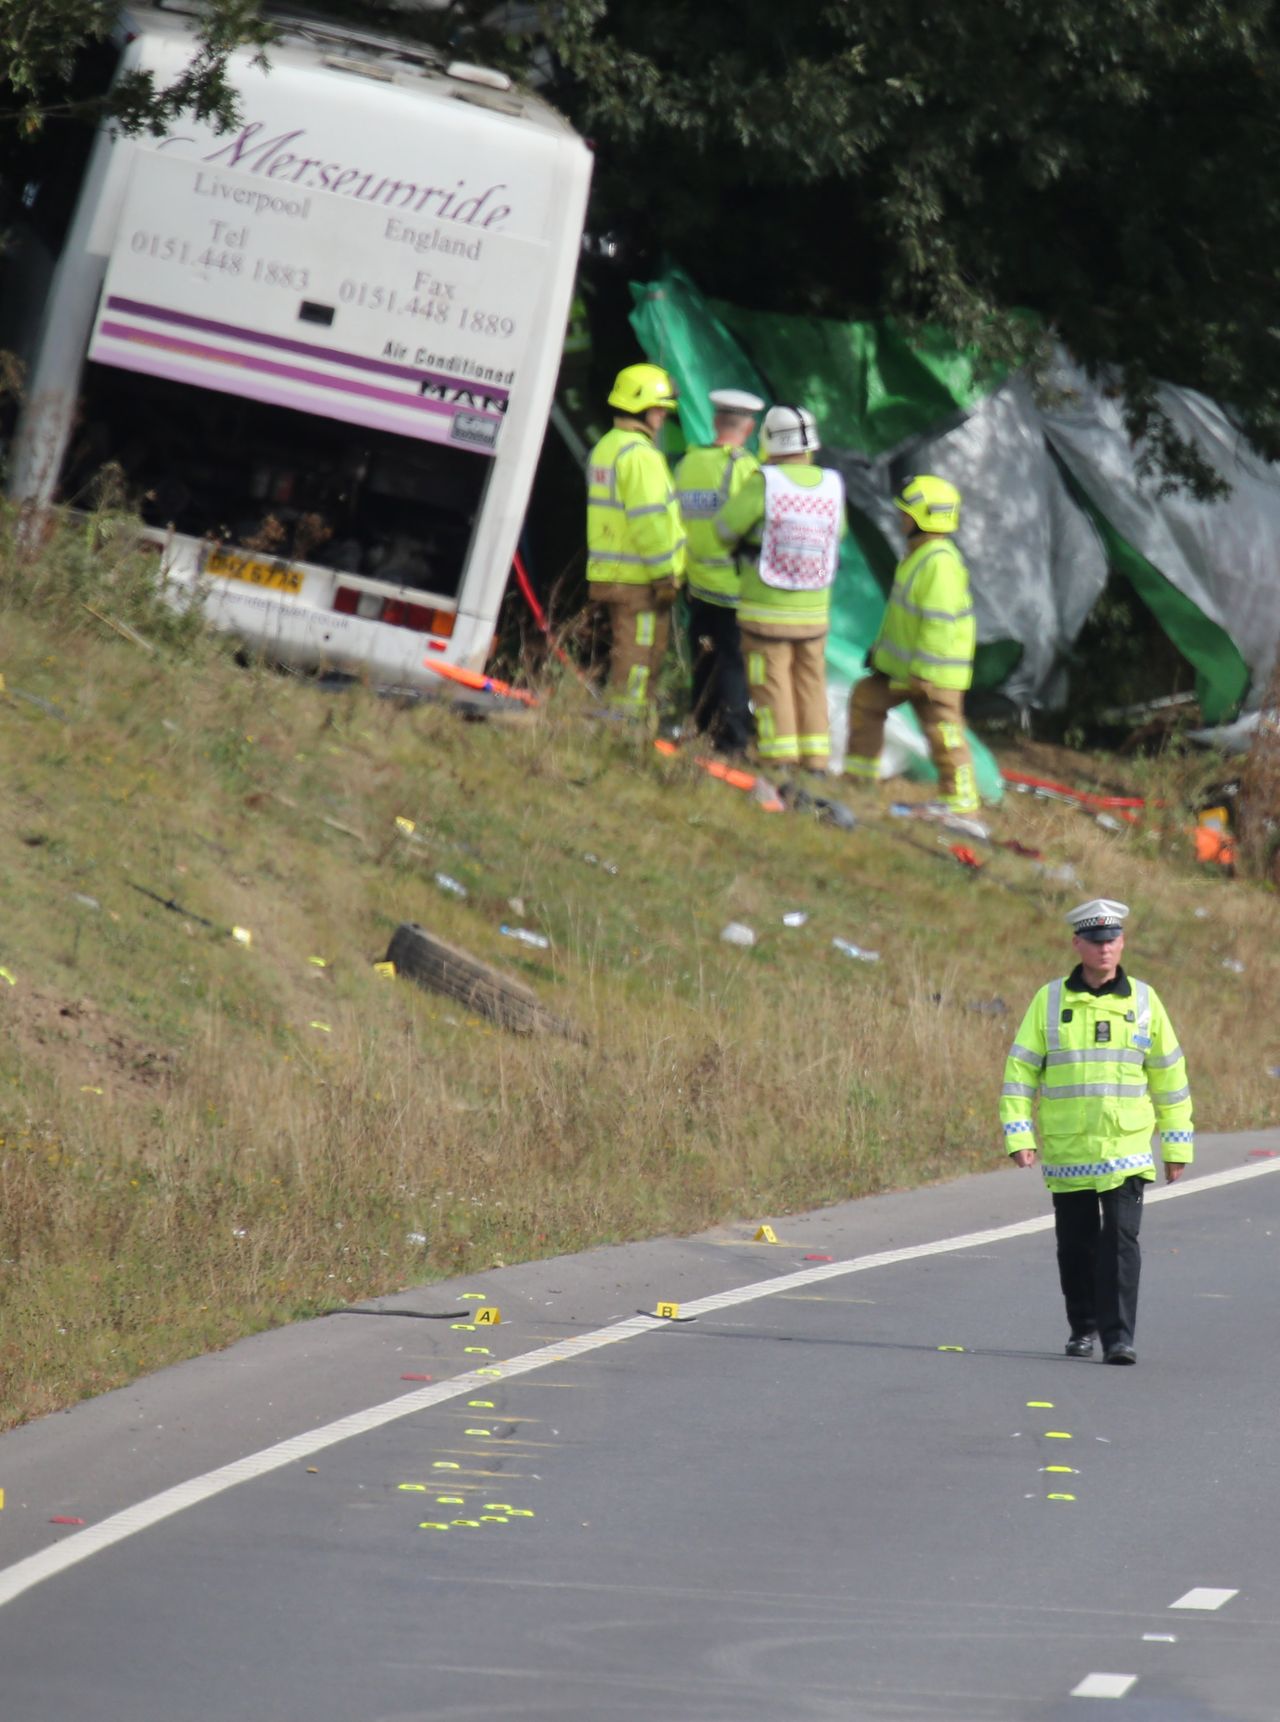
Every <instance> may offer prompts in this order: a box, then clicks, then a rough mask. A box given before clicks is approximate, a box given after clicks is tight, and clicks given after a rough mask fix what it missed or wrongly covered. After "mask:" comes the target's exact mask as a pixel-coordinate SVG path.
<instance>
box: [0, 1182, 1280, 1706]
mask: <svg viewBox="0 0 1280 1722" xmlns="http://www.w3.org/2000/svg"><path fill="white" fill-rule="evenodd" d="M1268 1172H1280V1160H1269V1161H1266V1162H1265V1163H1263V1164H1261V1165H1257V1166H1242V1167H1239V1168H1236V1169H1234V1170H1232V1171H1229V1172H1211V1173H1209V1174H1208V1176H1206V1177H1204V1178H1196V1179H1193V1180H1192V1181H1191V1183H1190V1184H1189V1185H1186V1184H1183V1183H1181V1182H1180V1183H1177V1184H1170V1185H1168V1186H1166V1188H1164V1189H1163V1190H1158V1191H1156V1192H1155V1194H1154V1195H1153V1196H1152V1197H1151V1198H1150V1199H1151V1200H1153V1201H1154V1200H1157V1199H1159V1197H1161V1196H1166V1197H1167V1196H1186V1195H1191V1194H1192V1193H1194V1192H1195V1191H1197V1190H1215V1189H1220V1188H1221V1187H1222V1186H1223V1185H1224V1184H1236V1183H1239V1182H1240V1181H1241V1180H1242V1179H1246V1178H1258V1177H1262V1176H1264V1175H1265V1174H1266V1173H1268ZM1052 1225H1053V1215H1052V1213H1049V1214H1041V1215H1037V1216H1036V1218H1035V1219H1032V1220H1015V1221H1013V1222H1012V1223H1011V1224H1009V1225H1006V1226H993V1227H991V1228H990V1229H989V1230H988V1231H984V1232H965V1233H962V1234H961V1235H960V1236H958V1237H954V1238H939V1239H938V1240H937V1241H936V1242H935V1243H931V1244H909V1245H907V1246H906V1247H905V1248H903V1249H899V1250H881V1251H879V1252H878V1253H877V1254H875V1255H870V1256H853V1257H851V1258H850V1259H849V1260H848V1261H844V1262H824V1263H820V1264H819V1265H817V1266H815V1267H811V1268H799V1269H797V1270H796V1272H794V1273H790V1274H780V1275H779V1276H778V1278H776V1279H771V1280H758V1281H756V1282H754V1283H753V1284H751V1285H745V1286H739V1287H738V1288H737V1289H736V1290H734V1291H727V1292H717V1293H716V1294H715V1295H714V1296H712V1297H705V1298H699V1299H697V1300H694V1301H689V1302H684V1303H682V1304H681V1312H682V1314H683V1315H685V1316H692V1315H710V1314H711V1313H712V1312H713V1311H715V1310H721V1309H731V1308H732V1307H733V1305H734V1304H739V1303H753V1302H755V1301H757V1300H758V1299H760V1298H766V1297H775V1296H777V1294H778V1293H779V1292H785V1291H794V1290H796V1288H797V1287H799V1286H807V1285H814V1284H815V1283H817V1282H818V1281H821V1280H830V1279H838V1278H840V1277H841V1276H843V1275H844V1274H859V1273H867V1272H869V1271H870V1270H871V1269H872V1268H883V1267H892V1266H894V1265H895V1264H896V1263H899V1262H914V1261H920V1260H922V1259H923V1258H924V1257H926V1256H941V1255H947V1254H950V1253H951V1252H953V1251H955V1250H972V1249H977V1248H979V1247H980V1246H981V1245H983V1244H994V1243H1001V1242H1003V1241H1004V1240H1006V1239H1008V1238H1026V1237H1030V1236H1032V1235H1033V1234H1034V1233H1036V1232H1046V1231H1048V1230H1049V1229H1050V1227H1052ZM668 1325H669V1324H668V1323H667V1322H665V1321H657V1320H655V1319H654V1318H653V1317H652V1316H649V1315H638V1316H630V1317H628V1318H627V1319H625V1320H623V1321H617V1322H614V1323H612V1324H611V1325H610V1326H609V1327H602V1328H597V1329H596V1330H595V1331H594V1332H593V1333H584V1334H580V1335H578V1336H577V1337H576V1338H573V1339H559V1340H556V1341H554V1342H553V1343H552V1344H551V1345H546V1346H542V1347H541V1348H540V1349H539V1350H537V1351H528V1352H525V1353H524V1355H523V1356H521V1357H512V1358H508V1359H505V1360H503V1359H501V1358H494V1359H493V1360H492V1362H491V1363H489V1364H488V1365H486V1366H485V1369H484V1371H483V1372H482V1371H480V1370H468V1372H467V1373H466V1374H465V1375H456V1376H454V1377H453V1378H452V1379H451V1380H449V1381H442V1382H438V1383H435V1384H433V1385H432V1386H430V1387H421V1388H419V1389H418V1391H417V1392H416V1393H405V1394H402V1395H401V1396H400V1397H399V1398H398V1399H389V1400H385V1401H384V1402H383V1403H382V1404H381V1405H371V1406H368V1407H367V1408H366V1409H365V1410H364V1411H353V1412H352V1413H351V1414H350V1415H349V1416H347V1417H340V1418H338V1420H337V1421H336V1422H334V1423H326V1424H324V1425H322V1427H320V1428H319V1429H309V1430H307V1431H305V1432H304V1433H303V1434H301V1435H293V1436H291V1437H290V1438H289V1439H288V1440H287V1441H278V1442H277V1443H276V1444H275V1446H274V1447H264V1448H263V1449H262V1451H261V1452H258V1453H250V1454H248V1455H247V1456H246V1457H245V1458H243V1459H236V1460H233V1461H232V1463H231V1464H229V1465H220V1466H219V1467H218V1469H217V1470H216V1471H206V1472H205V1473H204V1475H203V1476H200V1477H192V1478H190V1479H189V1480H188V1481H187V1482H185V1483H177V1484H175V1485H174V1487H173V1488H171V1489H165V1490H163V1491H162V1492H161V1493H160V1494H158V1495H152V1496H151V1497H150V1498H149V1499H147V1500H145V1501H139V1502H137V1504H136V1505H135V1506H132V1507H126V1508H125V1509H124V1511H123V1512H119V1513H113V1514H112V1515H111V1517H110V1518H107V1519H103V1520H102V1522H101V1523H100V1524H97V1525H90V1526H88V1528H87V1529H85V1530H83V1531H77V1532H76V1533H75V1535H74V1536H70V1537H66V1538H64V1539H63V1541H61V1542H58V1543H54V1544H52V1545H51V1546H50V1547H49V1548H47V1549H41V1550H40V1551H39V1553H38V1554H34V1555H28V1556H27V1557H26V1559H25V1560H20V1561H15V1562H14V1564H13V1565H12V1566H10V1567H4V1568H0V1608H2V1607H3V1606H4V1604H5V1603H8V1602H12V1601H13V1600H14V1599H15V1597H19V1596H21V1595H22V1594H23V1593H24V1592H25V1591H29V1590H30V1589H31V1588H32V1587H33V1586H34V1585H38V1584H41V1583H42V1582H43V1581H44V1580H45V1579H49V1578H54V1577H56V1576H57V1574H59V1573H62V1572H66V1571H67V1569H68V1568H70V1567H73V1566H77V1565H78V1564H79V1563H80V1562H81V1561H85V1560H88V1559H89V1557H90V1556H91V1555H96V1554H99V1553H101V1551H102V1550H103V1549H109V1548H111V1547H112V1546H113V1545H114V1544H115V1543H119V1542H123V1541H124V1540H125V1538H126V1537H132V1536H136V1535H137V1534H138V1532H139V1531H146V1530H150V1528H151V1527H152V1525H158V1524H160V1523H161V1522H162V1521H163V1520H165V1519H169V1518H172V1517H173V1515H174V1514H175V1513H181V1512H184V1511H185V1510H186V1509H187V1508H188V1507H195V1506H198V1505H199V1504H200V1502H202V1501H207V1500H209V1499H211V1498H212V1497H213V1496H214V1495H220V1494H222V1493H223V1491H224V1490H226V1489H233V1488H235V1487H236V1485H237V1484H239V1483H249V1482H252V1481H253V1480H254V1479H255V1478H257V1477H265V1476H266V1475H268V1473H270V1472H272V1471H278V1470H280V1469H281V1468H282V1467H283V1466H285V1465H292V1464H296V1463H297V1462H298V1460H300V1459H309V1458H311V1456H312V1455H313V1454H315V1453H321V1452H323V1451H324V1450H325V1449H326V1448H328V1447H335V1446H337V1445H338V1443H339V1442H341V1441H350V1440H352V1439H353V1438H354V1437H355V1436H357V1435H367V1434H369V1433H370V1432H371V1431H372V1430H374V1429H381V1428H383V1427H384V1426H385V1425H386V1424H388V1423H396V1422H398V1421H399V1420H400V1419H401V1418H402V1417H412V1416H413V1415H414V1413H415V1412H418V1411H425V1410H428V1409H429V1408H430V1407H431V1406H433V1405H443V1404H444V1403H445V1402H446V1401H448V1400H450V1399H460V1398H461V1397H462V1396H463V1395H464V1394H467V1393H475V1392H478V1391H479V1390H480V1389H482V1388H485V1387H488V1386H489V1385H490V1384H491V1383H492V1382H493V1380H494V1378H495V1376H496V1377H498V1378H500V1379H502V1380H504V1381H508V1380H510V1379H511V1378H512V1377H513V1376H518V1375H527V1374H529V1373H530V1372H531V1371H533V1370H535V1369H544V1368H546V1366H547V1365H548V1364H551V1363H565V1362H568V1361H570V1360H571V1359H573V1358H575V1357H579V1356H583V1355H585V1354H586V1353H587V1352H589V1351H596V1350H598V1349H599V1348H600V1347H601V1346H603V1345H616V1344H618V1343H619V1342H620V1341H622V1340H626V1339H639V1338H641V1337H642V1336H643V1335H645V1334H651V1333H654V1332H656V1331H657V1330H658V1329H659V1328H664V1327H667V1326H668ZM1175 1606H1176V1605H1175ZM1092 1678H1094V1677H1093V1676H1092V1675H1091V1676H1090V1679H1092ZM1109 1678H1113V1677H1109ZM1121 1678H1125V1679H1128V1678H1129V1676H1127V1675H1126V1676H1123V1677H1121ZM1134 1678H1136V1676H1134Z"/></svg>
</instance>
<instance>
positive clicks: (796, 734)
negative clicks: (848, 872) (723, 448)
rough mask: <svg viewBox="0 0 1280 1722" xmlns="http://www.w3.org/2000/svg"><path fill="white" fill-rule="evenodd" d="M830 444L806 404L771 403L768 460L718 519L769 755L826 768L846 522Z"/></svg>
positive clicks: (763, 435)
mask: <svg viewBox="0 0 1280 1722" xmlns="http://www.w3.org/2000/svg"><path fill="white" fill-rule="evenodd" d="M821 446H822V444H821V441H820V439H819V436H818V424H817V420H816V419H815V418H814V416H813V414H812V413H811V412H810V411H809V409H808V408H807V407H800V406H775V407H770V408H769V411H768V412H767V413H766V414H765V416H764V423H763V424H762V425H761V427H760V453H761V455H762V456H763V457H764V465H763V467H761V469H760V470H759V472H755V473H753V474H752V475H751V476H750V478H748V479H747V481H746V483H745V484H744V485H743V486H742V488H741V490H739V491H738V493H737V495H736V496H732V497H730V499H729V501H728V502H726V503H725V505H724V507H723V508H721V509H720V511H719V513H718V514H717V515H716V517H715V529H716V532H717V534H718V535H719V538H720V542H721V543H722V544H725V545H727V546H729V547H730V549H732V550H733V551H734V553H735V555H736V558H737V564H738V570H739V573H740V576H741V585H740V587H739V592H738V628H739V630H740V632H741V636H742V653H743V657H744V658H745V659H746V665H747V681H748V683H749V685H750V688H751V703H752V705H753V706H754V708H755V716H756V752H757V753H758V754H759V756H760V758H761V759H762V760H767V761H774V762H776V763H781V764H786V763H789V762H796V763H799V764H801V765H804V766H807V767H809V769H810V770H813V771H825V770H826V766H827V756H828V754H829V753H830V749H831V742H830V736H829V734H828V720H827V677H826V661H825V657H826V642H827V627H828V622H829V619H830V614H831V586H832V582H833V581H834V580H835V576H836V567H837V565H838V563H839V560H840V540H841V538H842V537H843V536H844V534H845V532H846V531H847V530H848V528H847V525H846V522H845V497H844V483H843V481H842V479H841V477H840V474H839V473H838V472H834V471H832V470H831V469H830V468H829V467H823V466H816V465H815V464H814V459H813V457H814V455H815V454H816V453H817V451H818V450H819V449H820V448H821Z"/></svg>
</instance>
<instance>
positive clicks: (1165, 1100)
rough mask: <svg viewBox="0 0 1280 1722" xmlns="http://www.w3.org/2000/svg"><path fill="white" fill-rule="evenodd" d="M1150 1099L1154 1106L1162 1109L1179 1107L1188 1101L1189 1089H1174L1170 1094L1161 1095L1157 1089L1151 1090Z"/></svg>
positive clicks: (1189, 1096)
mask: <svg viewBox="0 0 1280 1722" xmlns="http://www.w3.org/2000/svg"><path fill="white" fill-rule="evenodd" d="M1151 1098H1152V1100H1154V1101H1155V1103H1156V1105H1157V1106H1159V1107H1160V1108H1161V1109H1163V1108H1164V1107H1166V1106H1179V1105H1181V1103H1182V1102H1183V1101H1184V1100H1190V1098H1191V1090H1190V1089H1189V1088H1185V1087H1184V1088H1175V1089H1174V1090H1173V1092H1172V1093H1171V1094H1162V1093H1161V1092H1160V1091H1159V1089H1152V1091H1151Z"/></svg>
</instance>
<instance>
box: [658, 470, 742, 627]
mask: <svg viewBox="0 0 1280 1722" xmlns="http://www.w3.org/2000/svg"><path fill="white" fill-rule="evenodd" d="M759 470H760V462H759V461H758V460H757V459H756V457H755V455H753V454H752V453H751V451H750V449H745V448H724V447H722V446H721V445H720V444H718V443H713V444H711V446H710V447H708V448H691V449H690V450H689V452H688V453H687V454H686V455H685V456H684V457H683V459H682V460H681V461H680V463H679V465H678V466H677V467H676V470H675V487H676V497H677V499H678V501H679V503H680V513H681V515H682V517H683V519H684V529H685V532H686V533H687V534H688V538H689V549H688V561H687V563H686V565H685V579H686V581H687V583H688V588H689V596H690V597H691V598H700V599H701V600H702V601H703V603H704V604H719V605H720V606H721V607H722V608H723V609H728V610H732V609H736V608H737V603H738V587H739V579H738V569H737V566H736V564H735V562H734V559H733V557H732V556H731V555H730V554H729V551H728V549H727V547H726V546H725V545H724V544H723V543H721V541H720V535H719V533H718V532H717V531H716V529H715V524H714V523H715V517H716V515H717V514H718V513H719V512H720V510H721V509H722V508H723V507H724V505H725V503H726V502H728V500H729V498H730V497H731V496H736V495H737V494H738V492H739V491H740V490H741V489H742V487H743V485H744V484H745V483H746V482H747V480H748V479H749V478H750V477H751V475H752V473H753V472H759Z"/></svg>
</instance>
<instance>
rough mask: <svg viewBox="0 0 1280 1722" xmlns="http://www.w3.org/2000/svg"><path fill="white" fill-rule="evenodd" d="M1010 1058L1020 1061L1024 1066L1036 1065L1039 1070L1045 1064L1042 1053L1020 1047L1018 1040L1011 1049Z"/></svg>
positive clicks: (1026, 1047)
mask: <svg viewBox="0 0 1280 1722" xmlns="http://www.w3.org/2000/svg"><path fill="white" fill-rule="evenodd" d="M1009 1057H1010V1058H1016V1059H1019V1060H1021V1062H1022V1063H1023V1064H1031V1065H1034V1066H1035V1068H1036V1069H1037V1070H1039V1069H1040V1068H1041V1067H1042V1066H1043V1064H1044V1054H1043V1053H1042V1052H1032V1050H1031V1048H1030V1047H1029V1046H1020V1045H1019V1044H1018V1042H1017V1041H1016V1040H1015V1041H1014V1043H1013V1045H1012V1046H1011V1047H1010V1048H1009Z"/></svg>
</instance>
